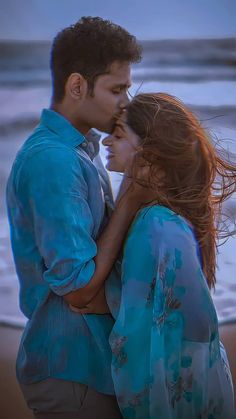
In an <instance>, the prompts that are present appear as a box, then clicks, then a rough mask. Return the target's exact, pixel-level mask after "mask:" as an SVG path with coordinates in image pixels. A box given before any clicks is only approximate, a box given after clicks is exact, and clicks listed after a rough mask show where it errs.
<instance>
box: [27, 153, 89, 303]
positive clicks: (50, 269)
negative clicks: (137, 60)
mask: <svg viewBox="0 0 236 419" xmlns="http://www.w3.org/2000/svg"><path fill="white" fill-rule="evenodd" d="M20 187H22V188H24V190H26V189H27V195H28V196H29V199H30V208H31V214H30V219H32V220H33V233H32V234H34V235H35V239H36V243H37V247H38V249H39V252H40V254H41V256H42V258H43V262H44V265H45V271H44V280H45V281H46V282H47V283H48V285H49V287H50V288H51V290H52V291H53V292H55V293H56V294H57V295H60V296H64V295H65V294H68V293H69V292H72V291H75V290H77V289H79V288H82V287H84V286H85V285H86V284H87V283H88V282H89V281H90V279H91V277H92V276H93V273H94V270H95V263H94V260H93V258H94V257H95V255H96V253H97V247H96V243H95V241H94V240H93V238H92V235H93V230H94V220H93V217H92V214H91V211H90V208H89V205H88V202H87V196H88V190H87V189H88V188H87V184H86V182H85V180H84V176H83V173H82V169H81V167H80V161H79V159H78V157H77V155H76V153H75V151H74V150H70V149H67V148H65V147H61V146H60V145H58V146H57V145H55V147H54V146H51V147H48V148H47V149H44V150H41V151H39V152H38V153H37V154H35V155H33V156H31V157H30V159H29V161H28V162H27V167H25V170H24V176H23V177H22V182H21V186H20Z"/></svg>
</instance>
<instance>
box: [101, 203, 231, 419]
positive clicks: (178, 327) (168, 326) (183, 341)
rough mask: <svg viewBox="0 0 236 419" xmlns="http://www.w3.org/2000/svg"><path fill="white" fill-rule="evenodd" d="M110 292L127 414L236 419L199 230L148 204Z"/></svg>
mask: <svg viewBox="0 0 236 419" xmlns="http://www.w3.org/2000/svg"><path fill="white" fill-rule="evenodd" d="M106 293H107V299H108V303H109V306H110V309H111V312H112V314H113V316H114V318H115V325H114V327H113V330H112V333H111V335H110V345H111V348H112V377H113V382H114V387H115V393H116V396H117V400H118V403H119V406H120V410H121V412H122V415H123V417H124V418H126V419H176V418H178V419H192V418H194V419H195V418H196V419H197V418H198V419H200V418H201V419H219V418H221V419H226V418H228V419H231V418H234V417H235V416H234V408H233V387H232V380H231V375H230V370H229V366H228V361H227V357H226V353H225V350H224V347H223V345H222V344H221V343H220V341H219V335H218V323H217V316H216V311H215V308H214V305H213V302H212V299H211V295H210V292H209V289H208V286H207V283H206V279H205V276H204V274H203V271H202V269H201V259H200V252H199V249H198V244H197V241H196V238H195V235H194V231H193V229H192V228H191V226H190V225H189V224H188V223H187V222H186V220H185V219H184V218H183V217H181V216H179V215H177V214H175V213H174V212H172V211H171V210H169V209H168V208H165V207H163V206H157V205H155V206H152V207H146V208H144V209H142V210H141V211H139V213H138V214H137V216H136V219H135V220H134V222H133V224H132V226H131V228H130V231H129V234H128V237H127V240H126V243H125V247H124V255H123V263H122V281H121V284H120V283H119V281H118V279H117V278H115V277H114V276H111V277H110V278H109V280H108V281H107V285H106Z"/></svg>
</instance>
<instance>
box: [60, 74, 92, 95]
mask: <svg viewBox="0 0 236 419" xmlns="http://www.w3.org/2000/svg"><path fill="white" fill-rule="evenodd" d="M65 90H66V93H67V94H68V95H69V96H70V97H71V98H72V99H74V100H81V99H82V98H83V97H84V96H85V95H86V93H87V81H86V80H85V78H84V77H83V76H82V75H81V74H80V73H72V74H70V76H69V77H68V79H67V82H66V86H65Z"/></svg>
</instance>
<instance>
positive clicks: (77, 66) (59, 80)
mask: <svg viewBox="0 0 236 419" xmlns="http://www.w3.org/2000/svg"><path fill="white" fill-rule="evenodd" d="M140 58H141V57H140V46H139V45H138V44H137V42H136V39H135V37H133V36H131V35H130V34H129V33H128V32H127V31H125V30H124V29H123V28H121V27H119V26H117V25H115V24H113V23H111V22H109V21H106V20H103V19H101V18H91V17H84V18H82V19H80V20H79V21H78V22H77V23H76V24H75V25H73V26H71V27H69V28H66V29H64V30H63V31H62V32H60V33H59V34H58V35H57V36H56V38H55V40H54V42H53V45H52V51H51V72H52V83H53V95H52V105H51V108H50V109H45V110H43V112H42V116H41V120H40V123H39V125H38V127H36V129H35V131H34V132H33V133H32V135H31V136H30V137H29V138H28V139H27V140H26V142H25V144H24V145H23V147H22V148H21V150H20V151H19V153H18V155H17V158H16V160H15V162H14V164H13V167H12V171H11V174H10V177H9V180H8V186H7V205H8V214H9V221H10V228H11V241H12V248H13V254H14V259H15V264H16V270H17V274H18V277H19V282H20V307H21V309H22V311H23V313H24V314H25V315H26V317H28V319H29V321H28V323H27V325H26V329H25V331H24V333H23V336H22V340H21V344H20V348H19V353H18V358H17V377H18V380H19V382H20V385H21V388H22V391H23V394H24V396H25V399H26V401H27V403H28V405H29V407H30V408H31V409H32V410H33V411H34V414H35V416H36V417H37V418H38V419H40V418H41V419H43V418H48V419H49V418H51V419H52V418H56V417H60V418H66V419H72V418H75V417H76V418H84V419H86V418H93V419H94V418H98V419H99V418H101V419H105V418H109V419H111V418H113V419H115V418H118V417H120V413H119V410H118V407H117V403H116V399H115V397H114V389H113V383H112V379H111V373H110V361H111V354H110V348H109V343H108V336H109V332H110V330H111V328H112V325H113V321H112V318H111V316H110V315H109V314H104V315H93V314H92V315H90V316H82V315H80V314H78V313H75V312H73V311H72V310H71V309H70V307H69V305H68V303H70V302H71V303H74V300H76V298H74V297H73V296H74V295H75V296H78V294H79V293H80V291H78V290H80V289H83V288H84V287H85V286H86V285H87V284H88V283H89V281H90V279H91V278H92V277H93V275H94V273H95V263H94V260H93V258H94V257H95V256H96V243H95V239H96V237H97V235H98V233H99V231H101V228H102V224H103V220H104V196H103V195H104V194H103V193H102V189H101V183H100V178H99V175H98V172H97V170H96V168H95V166H94V165H93V163H92V158H93V157H94V154H95V153H94V151H95V150H94V148H96V147H93V146H92V147H91V144H93V142H91V141H90V142H88V141H87V140H86V139H85V135H86V134H87V133H88V131H89V130H90V129H91V128H92V127H94V128H97V129H98V130H101V131H105V132H111V131H112V129H113V126H114V124H115V121H116V118H117V117H118V116H119V115H120V113H121V112H122V110H123V109H124V107H125V105H126V104H127V100H128V99H127V90H128V88H129V86H130V83H131V81H130V64H131V63H133V62H137V61H139V60H140Z"/></svg>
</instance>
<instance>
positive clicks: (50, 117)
mask: <svg viewBox="0 0 236 419" xmlns="http://www.w3.org/2000/svg"><path fill="white" fill-rule="evenodd" d="M40 123H41V124H43V125H45V126H46V127H47V128H48V129H49V130H50V131H53V132H55V133H56V134H57V135H58V140H59V141H61V142H62V143H64V144H71V145H72V146H74V147H77V146H78V145H80V144H82V143H83V142H84V141H85V137H84V136H83V135H82V134H81V133H80V132H79V131H78V130H77V129H76V128H75V127H73V125H71V123H70V122H69V121H68V120H67V119H66V118H64V117H63V116H62V115H61V114H59V113H57V112H55V111H53V110H52V109H43V111H42V114H41V119H40Z"/></svg>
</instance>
